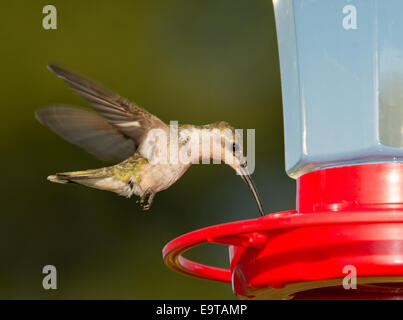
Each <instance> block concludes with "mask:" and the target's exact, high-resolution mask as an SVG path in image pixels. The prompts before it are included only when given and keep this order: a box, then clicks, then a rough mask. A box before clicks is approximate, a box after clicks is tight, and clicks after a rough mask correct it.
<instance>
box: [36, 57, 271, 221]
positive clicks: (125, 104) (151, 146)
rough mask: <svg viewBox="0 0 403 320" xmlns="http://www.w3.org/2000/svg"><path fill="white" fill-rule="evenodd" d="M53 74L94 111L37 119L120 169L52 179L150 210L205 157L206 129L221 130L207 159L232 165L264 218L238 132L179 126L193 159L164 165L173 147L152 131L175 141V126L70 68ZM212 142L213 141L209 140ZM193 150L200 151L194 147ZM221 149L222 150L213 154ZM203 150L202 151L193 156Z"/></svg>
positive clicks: (54, 109)
mask: <svg viewBox="0 0 403 320" xmlns="http://www.w3.org/2000/svg"><path fill="white" fill-rule="evenodd" d="M48 68H49V70H51V71H52V72H54V73H55V74H56V75H57V76H58V77H59V78H60V79H62V80H63V81H64V82H66V83H67V84H68V85H70V86H71V87H72V89H73V90H74V91H75V92H76V93H77V94H78V95H79V96H81V97H83V98H84V99H86V100H87V101H88V102H89V103H90V104H91V105H92V107H93V108H94V109H95V110H94V111H95V112H94V111H90V110H88V109H87V110H85V109H82V108H80V107H74V106H69V105H54V106H50V107H45V108H42V109H39V110H37V111H36V112H35V116H36V118H37V119H38V121H39V122H40V123H41V124H42V125H44V126H46V127H48V128H49V129H51V130H52V131H53V132H54V133H56V134H58V135H59V136H61V137H62V138H64V139H65V140H67V141H68V142H70V143H72V144H75V145H77V146H79V147H81V148H83V149H84V150H86V151H87V152H89V153H90V154H92V155H94V156H96V157H97V158H99V159H101V160H103V161H106V162H114V163H116V164H115V165H112V166H107V167H103V168H98V169H89V170H82V171H72V172H64V173H56V174H53V175H50V176H48V178H47V179H48V180H50V181H52V182H56V183H62V184H67V183H75V184H81V185H84V186H88V187H92V188H96V189H100V190H107V191H111V192H114V193H117V194H118V195H121V196H125V197H127V198H130V197H131V196H132V195H136V196H138V197H139V198H138V200H137V202H139V203H140V205H141V206H142V207H143V210H148V209H149V208H150V207H151V205H152V204H153V202H154V199H155V195H156V194H157V193H158V192H160V191H162V190H165V189H167V188H169V187H170V186H171V185H172V184H174V183H175V182H176V181H177V180H178V179H179V178H180V177H181V176H182V175H183V174H184V173H185V172H186V171H187V169H188V168H189V167H190V166H191V165H192V163H197V161H199V160H201V159H202V157H204V156H203V155H202V152H201V151H200V150H202V149H203V148H202V145H201V144H202V143H204V142H205V141H204V140H203V139H200V138H199V139H190V137H193V136H198V137H199V136H202V132H203V131H205V130H213V129H214V130H216V132H218V136H217V137H216V138H214V139H213V142H212V145H211V146H210V149H209V150H208V154H207V157H208V158H210V160H215V161H221V162H223V163H225V164H227V165H229V166H230V167H232V168H233V169H234V170H235V172H236V173H237V174H239V175H240V177H241V178H242V179H243V180H244V181H245V182H246V183H247V185H248V186H249V188H250V190H251V191H252V194H253V197H254V199H255V201H256V203H257V207H258V210H259V212H260V214H261V215H262V216H263V215H264V210H263V206H262V202H261V200H260V197H259V194H258V192H257V189H256V187H255V185H254V183H253V181H252V178H251V176H250V174H249V172H248V170H247V163H246V161H245V158H244V156H243V150H242V146H241V145H240V144H239V143H238V142H239V140H237V135H236V133H235V129H234V127H233V126H231V125H230V124H229V123H227V122H224V121H219V122H215V123H211V124H208V125H201V126H198V125H180V126H178V128H177V137H175V139H177V140H178V141H177V146H178V151H179V152H183V153H184V154H186V155H188V156H189V159H188V161H159V160H161V159H162V158H163V157H162V156H163V155H164V154H165V155H166V153H167V152H170V150H171V149H172V147H171V146H170V143H169V142H167V141H168V139H163V138H161V135H152V134H151V133H153V132H158V133H160V134H161V133H163V134H166V136H167V137H173V135H172V131H171V129H170V126H169V125H168V124H166V123H165V122H163V121H162V120H160V119H159V118H158V117H156V116H155V115H153V114H151V113H149V112H148V111H146V110H145V109H143V108H141V107H139V106H138V105H136V104H135V103H133V102H131V101H129V100H128V99H126V98H124V97H121V96H120V95H118V94H115V93H113V92H112V91H110V90H108V89H106V88H104V87H103V86H102V85H100V84H98V83H96V82H94V81H92V80H90V79H88V78H87V77H84V76H82V75H80V74H78V73H76V72H73V71H71V70H68V69H66V68H63V67H60V66H57V65H54V64H49V65H48ZM210 141H211V140H209V142H210ZM194 147H199V148H196V149H192V148H194ZM214 148H216V150H217V149H218V150H219V152H213V151H212V150H213V149H214ZM191 150H196V151H197V150H198V151H197V152H193V153H192V152H190V151H191Z"/></svg>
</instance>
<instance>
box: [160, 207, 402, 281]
mask: <svg viewBox="0 0 403 320" xmlns="http://www.w3.org/2000/svg"><path fill="white" fill-rule="evenodd" d="M361 223H364V224H371V223H372V224H376V223H399V224H402V225H403V212H388V211H385V212H377V213H376V214H370V215H368V212H366V211H364V212H356V211H355V212H343V213H342V214H332V215H329V214H328V213H326V212H325V213H314V214H299V213H297V212H296V211H285V212H280V213H275V214H269V215H266V216H264V217H261V218H257V219H251V220H243V221H236V222H230V223H226V224H221V225H216V226H211V227H207V228H203V229H199V230H196V231H193V232H190V233H187V234H184V235H182V236H180V237H178V238H176V239H174V240H172V241H170V242H169V243H167V244H166V245H165V247H164V248H163V251H162V254H163V258H164V262H165V264H166V265H167V266H168V267H169V268H171V269H173V270H175V271H178V272H181V273H184V274H187V275H191V276H195V277H199V278H204V279H210V280H216V281H223V282H231V272H230V270H228V269H222V268H216V267H212V266H207V265H203V264H200V263H197V262H193V261H191V260H189V259H186V258H184V257H183V256H182V254H183V253H184V252H186V251H188V250H189V249H191V248H194V247H196V246H199V245H201V244H203V243H219V244H227V245H234V246H244V247H259V246H262V245H264V244H265V242H266V238H267V237H269V235H268V233H269V232H270V231H273V230H276V229H286V228H297V227H304V226H307V227H308V226H315V225H316V226H318V225H343V224H361ZM402 237H403V234H402ZM318 245H319V243H318Z"/></svg>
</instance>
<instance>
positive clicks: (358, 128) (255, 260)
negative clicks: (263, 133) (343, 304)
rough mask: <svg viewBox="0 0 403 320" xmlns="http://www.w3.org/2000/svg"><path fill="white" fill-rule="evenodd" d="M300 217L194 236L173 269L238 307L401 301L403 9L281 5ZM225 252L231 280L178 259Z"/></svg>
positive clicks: (292, 171)
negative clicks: (195, 251)
mask: <svg viewBox="0 0 403 320" xmlns="http://www.w3.org/2000/svg"><path fill="white" fill-rule="evenodd" d="M273 3H274V10H275V18H276V27H277V37H278V45H279V52H280V68H281V80H282V93H283V107H284V130H285V152H286V171H287V174H288V175H289V176H290V177H292V178H294V179H296V183H297V195H296V198H297V199H296V210H293V211H286V212H280V213H271V214H267V215H265V216H264V217H261V218H257V219H251V220H245V221H237V222H232V223H227V224H222V225H217V226H212V227H208V228H204V229H201V230H197V231H194V232H191V233H188V234H185V235H183V236H180V237H179V238H177V239H174V240H173V241H171V242H169V243H168V244H167V245H166V246H165V247H164V249H163V256H164V261H165V263H166V264H167V266H168V267H170V268H172V269H174V270H176V271H179V272H181V273H184V274H187V275H191V276H195V277H199V278H206V279H211V280H217V281H224V282H229V283H232V288H233V291H234V293H235V294H236V295H237V296H238V297H239V298H256V299H402V298H403V38H402V36H401V32H402V30H403V19H402V13H403V2H402V1H401V0H389V1H388V2H387V3H386V2H385V1H381V0H365V1H359V0H356V1H350V0H345V1H342V0H340V1H333V0H310V1H304V0H295V1H294V0H274V1H273ZM207 242H209V243H220V244H226V245H228V246H229V258H230V269H229V270H226V269H221V268H216V267H212V266H207V265H202V264H199V263H196V262H193V261H190V260H188V259H186V258H184V257H183V256H182V254H183V253H184V252H185V251H187V250H189V249H191V248H192V247H195V246H198V245H201V244H203V243H207Z"/></svg>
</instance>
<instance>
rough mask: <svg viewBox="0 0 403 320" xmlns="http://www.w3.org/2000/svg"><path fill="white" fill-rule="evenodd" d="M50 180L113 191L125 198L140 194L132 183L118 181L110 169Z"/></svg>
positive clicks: (51, 177) (58, 176) (88, 171)
mask: <svg viewBox="0 0 403 320" xmlns="http://www.w3.org/2000/svg"><path fill="white" fill-rule="evenodd" d="M48 180H49V181H52V182H56V183H62V184H66V183H77V184H81V185H84V186H87V187H91V188H95V189H100V190H106V191H112V192H115V193H117V194H119V195H121V196H125V197H130V196H131V195H132V194H133V193H138V190H136V188H134V186H133V184H132V183H130V181H123V180H121V179H117V178H116V177H114V176H113V175H111V173H109V172H108V168H101V169H90V170H83V171H73V172H64V173H56V174H54V175H50V176H48Z"/></svg>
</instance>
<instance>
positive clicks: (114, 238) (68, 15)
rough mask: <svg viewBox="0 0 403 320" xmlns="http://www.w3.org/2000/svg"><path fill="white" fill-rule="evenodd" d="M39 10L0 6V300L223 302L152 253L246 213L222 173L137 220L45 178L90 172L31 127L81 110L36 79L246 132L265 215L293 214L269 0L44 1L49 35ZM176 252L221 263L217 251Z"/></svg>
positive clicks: (177, 189) (192, 174)
mask: <svg viewBox="0 0 403 320" xmlns="http://www.w3.org/2000/svg"><path fill="white" fill-rule="evenodd" d="M46 4H49V2H47V1H46V2H45V1H28V0H25V1H11V2H10V1H7V2H5V1H3V2H1V4H0V12H1V20H0V25H1V28H0V40H1V45H0V58H1V60H0V61H1V73H0V77H1V86H0V97H1V113H2V119H3V120H2V125H1V126H0V130H1V135H0V139H1V140H0V141H1V142H0V143H1V150H2V158H1V176H2V182H1V184H0V188H1V233H0V252H1V264H0V280H1V285H0V298H9V299H16V298H23V299H26V298H35V299H47V298H49V299H106V298H111V299H119V298H120V299H218V298H220V299H231V298H234V295H233V293H232V291H231V285H230V284H223V283H217V282H210V281H207V280H200V279H194V278H191V277H187V276H184V275H181V274H178V273H175V272H173V271H171V270H169V269H168V268H167V267H166V266H165V265H164V263H163V261H162V255H161V250H162V248H163V246H164V245H165V244H166V243H167V242H168V241H170V240H171V239H173V238H175V237H177V236H179V235H181V234H184V233H187V232H190V231H193V230H196V229H199V228H202V227H206V226H210V225H214V224H218V223H224V222H230V221H235V220H241V219H249V218H255V217H257V216H258V211H257V209H256V205H255V203H254V200H253V198H252V196H251V193H250V191H249V190H248V188H247V186H246V184H244V183H243V182H242V180H241V179H240V178H239V177H237V176H236V175H235V174H234V172H233V171H232V170H231V169H230V168H228V167H226V166H224V165H208V166H207V165H204V166H201V165H195V166H193V167H192V168H191V169H190V170H189V171H188V172H187V173H186V174H185V175H184V176H183V178H181V179H180V180H179V181H178V182H177V183H176V184H175V185H173V186H172V187H171V188H170V189H168V190H166V191H164V192H161V193H159V194H158V195H157V197H156V202H155V204H154V206H153V208H152V209H151V211H149V212H147V213H144V212H142V211H141V209H140V207H139V206H138V205H137V204H136V199H135V198H132V199H125V198H122V197H119V196H117V195H115V194H112V193H108V192H105V191H99V190H95V189H90V188H86V187H83V186H78V185H57V184H52V183H50V182H48V181H47V180H46V176H47V175H49V174H52V173H55V172H63V171H71V170H77V169H87V168H96V167H101V166H104V164H103V163H102V162H100V161H99V160H97V159H95V158H94V157H93V156H91V155H89V154H87V153H86V152H85V151H83V150H81V149H80V148H78V147H76V146H74V145H71V144H69V143H67V142H65V141H64V140H62V139H61V138H59V137H58V136H56V135H55V134H54V133H52V132H51V131H50V130H48V129H47V128H45V127H43V126H41V125H40V124H39V123H38V122H37V121H36V120H35V118H34V111H35V110H36V109H37V108H39V107H41V106H45V105H49V104H53V103H67V104H76V105H81V106H88V103H86V102H85V101H84V100H82V99H81V98H79V97H77V96H76V95H75V94H74V93H73V92H72V91H71V90H70V88H68V86H67V85H66V84H64V83H63V82H62V81H61V80H59V79H57V78H56V76H55V75H53V74H52V73H51V72H49V71H48V70H47V69H46V64H47V63H48V62H57V63H60V64H62V65H64V66H67V67H69V68H72V69H74V70H77V71H79V72H80V73H83V74H86V75H88V76H89V77H91V78H93V79H95V80H97V81H99V82H100V83H103V84H104V85H105V86H107V87H109V88H110V89H112V90H114V91H116V92H118V93H119V94H121V95H123V96H125V97H127V98H129V99H131V100H133V101H135V102H136V103H138V104H139V105H141V106H143V107H145V108H146V109H148V110H149V111H150V112H152V113H154V114H156V115H157V116H159V117H160V118H161V119H162V120H164V121H167V122H169V121H170V120H178V121H179V123H180V124H181V123H182V124H183V123H194V124H205V123H211V122H215V121H218V120H225V121H228V122H230V123H231V124H233V125H234V126H235V127H236V128H243V129H247V128H255V129H256V170H255V173H254V175H253V177H254V179H255V182H256V185H257V187H258V189H259V192H260V194H261V196H262V198H263V203H264V205H265V209H266V211H268V212H275V211H280V210H288V209H294V202H295V201H294V198H295V195H294V193H295V183H294V181H293V180H292V179H290V178H288V177H287V176H286V174H285V171H284V156H283V150H284V148H283V132H282V128H283V125H282V109H281V88H280V73H279V64H278V54H277V45H276V34H275V24H274V16H273V8H272V3H271V1H270V0H180V1H179V0H169V1H167V0H158V1H157V0H147V1H145V0H138V1H136V0H130V1H129V0H128V1H106V0H102V1H85V2H84V1H72V0H69V1H53V2H52V3H51V4H53V5H55V6H56V8H57V12H58V29H57V30H44V29H43V28H42V18H43V16H44V14H42V8H43V6H44V5H46ZM186 256H187V257H190V258H192V259H194V260H197V261H201V262H204V263H210V264H213V265H216V266H222V267H228V253H227V248H226V247H224V246H219V245H216V246H215V245H208V246H205V247H201V248H198V249H195V250H194V251H192V252H189V253H188V254H187V255H186ZM47 264H52V265H55V266H56V267H57V270H58V289H57V290H48V291H46V290H44V289H43V288H42V278H43V276H44V275H43V274H42V268H43V266H44V265H47Z"/></svg>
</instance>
